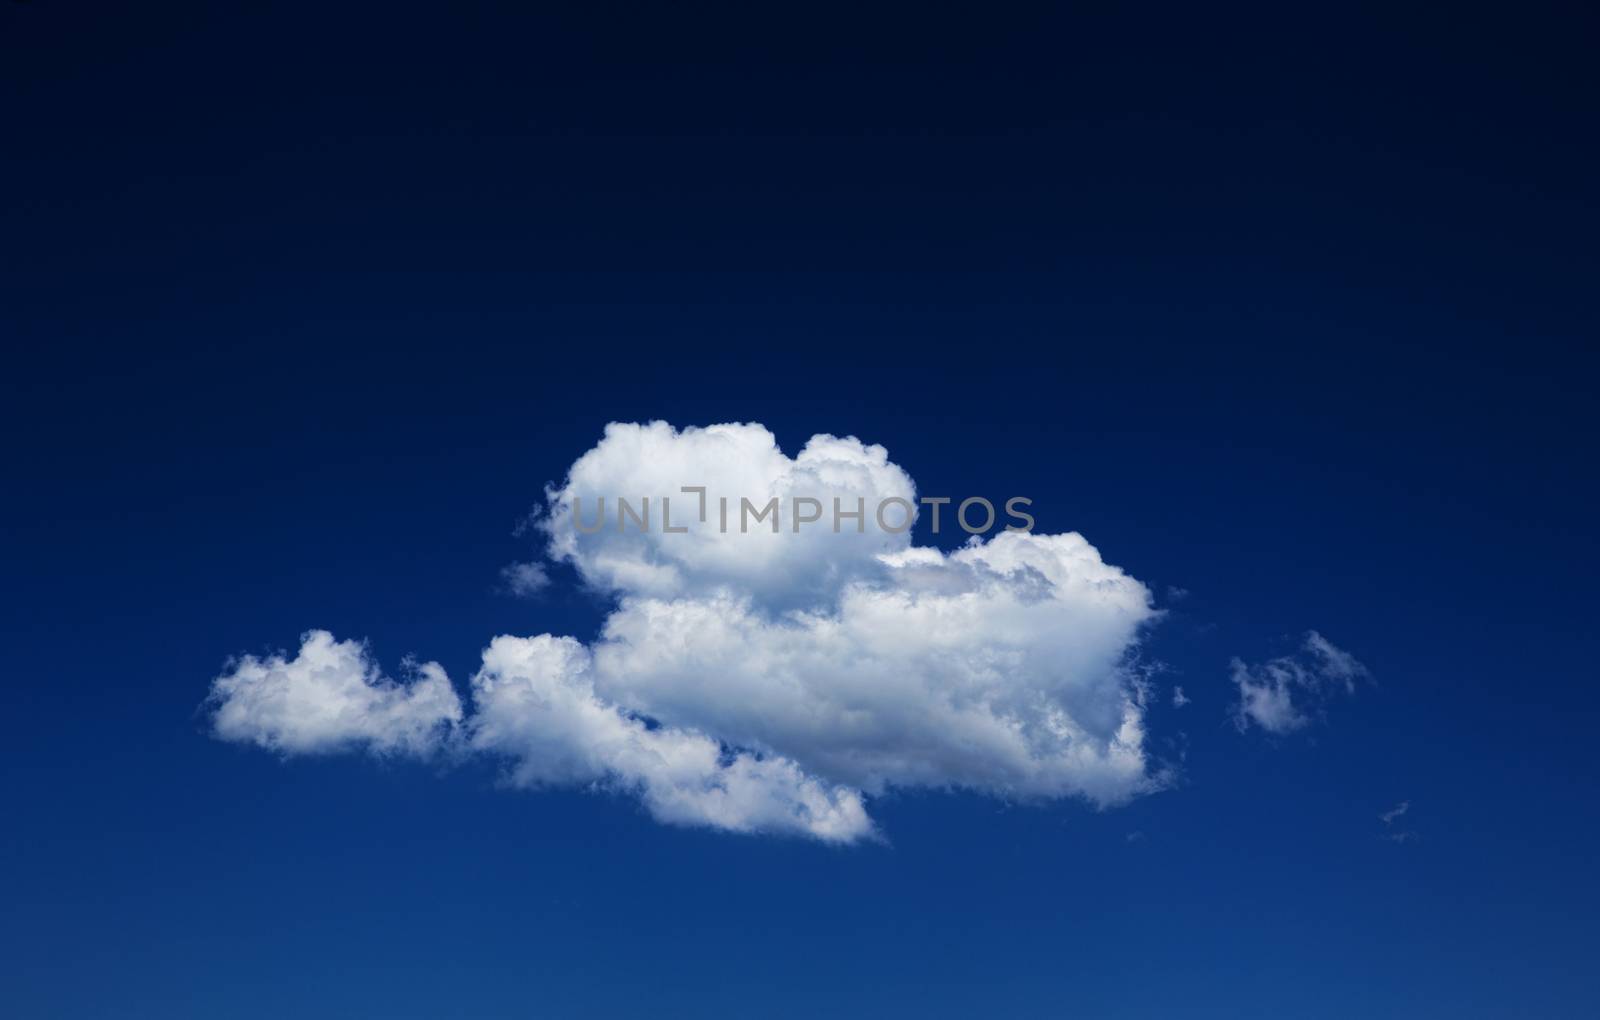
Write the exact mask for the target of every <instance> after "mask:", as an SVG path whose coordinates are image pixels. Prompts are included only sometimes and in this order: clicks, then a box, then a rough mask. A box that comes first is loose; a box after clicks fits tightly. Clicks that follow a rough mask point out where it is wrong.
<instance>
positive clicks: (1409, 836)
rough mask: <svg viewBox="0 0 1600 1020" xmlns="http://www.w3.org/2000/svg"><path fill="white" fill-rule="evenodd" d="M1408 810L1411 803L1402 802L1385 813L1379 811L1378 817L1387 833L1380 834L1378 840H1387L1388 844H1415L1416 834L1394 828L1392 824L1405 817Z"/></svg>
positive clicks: (1407, 801)
mask: <svg viewBox="0 0 1600 1020" xmlns="http://www.w3.org/2000/svg"><path fill="white" fill-rule="evenodd" d="M1410 810H1411V802H1410V801H1409V800H1403V801H1401V802H1400V803H1398V804H1396V805H1395V806H1394V807H1392V808H1390V809H1389V810H1387V811H1380V812H1379V813H1378V817H1379V818H1380V819H1382V820H1383V824H1384V827H1385V828H1387V829H1388V830H1389V831H1388V832H1385V833H1383V834H1381V835H1380V836H1379V837H1378V838H1379V839H1382V840H1387V841H1388V842H1390V843H1402V844H1404V843H1415V842H1416V841H1417V834H1416V833H1415V832H1414V831H1412V830H1411V829H1399V828H1396V827H1395V824H1394V823H1395V822H1398V821H1399V820H1400V819H1401V818H1403V817H1405V814H1406V812H1407V811H1410Z"/></svg>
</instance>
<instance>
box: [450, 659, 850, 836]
mask: <svg viewBox="0 0 1600 1020" xmlns="http://www.w3.org/2000/svg"><path fill="white" fill-rule="evenodd" d="M472 695H473V702H474V705H475V707H476V711H475V713H474V715H473V717H472V721H471V723H470V726H469V734H470V735H469V737H468V740H469V741H470V743H471V746H472V747H473V748H475V749H477V750H480V751H487V752H491V753H495V754H499V755H505V756H507V757H509V758H511V759H512V761H513V765H512V767H511V772H510V778H511V781H512V782H513V783H514V784H515V785H517V786H524V787H538V786H544V785H570V784H588V783H600V784H603V785H608V786H612V787H615V788H618V789H622V790H627V791H630V792H635V793H637V794H638V795H639V797H640V798H641V799H642V800H643V801H644V803H645V805H646V806H647V807H648V808H649V810H650V812H651V814H653V815H654V816H655V817H657V818H659V819H661V820H662V821H667V822H676V823H682V824H690V825H709V826H712V827H714V828H720V829H729V830H733V831H737V832H795V833H803V834H807V835H811V836H815V837H817V838H819V839H824V840H830V841H849V840H853V839H857V838H859V837H862V836H866V835H869V834H870V833H871V832H872V823H871V822H870V821H869V820H868V818H867V813H866V809H865V808H864V807H863V806H862V802H861V796H860V794H858V793H857V792H856V791H854V790H850V789H847V788H844V787H841V786H838V785H828V784H824V783H821V782H819V781H817V780H816V779H813V778H811V777H810V776H807V775H805V774H804V773H803V772H802V771H801V769H800V768H799V766H797V765H796V764H795V763H794V762H792V761H789V760H787V759H783V758H777V757H761V758H758V757H757V756H755V755H753V754H751V753H749V752H741V753H737V754H725V753H724V751H723V748H722V745H721V744H720V743H719V742H718V741H716V740H713V739H711V738H710V737H707V736H705V735H704V734H701V733H697V732H694V731H692V730H686V729H678V728H673V727H666V726H657V727H654V728H651V727H648V726H646V724H645V723H644V722H643V721H642V720H640V719H638V718H636V717H633V716H631V715H629V714H627V713H624V712H623V711H622V710H620V709H619V708H618V707H617V706H616V705H614V704H611V703H609V702H607V701H605V700H604V699H603V698H600V697H598V696H597V695H596V694H595V690H594V682H593V672H592V669H591V658H590V655H589V652H588V650H587V649H585V648H584V647H583V645H582V644H580V643H579V642H577V641H575V640H573V639H572V638H557V637H551V636H550V635H548V634H544V635H540V636H539V637H534V638H516V637H498V638H495V639H494V641H493V642H491V643H490V645H489V648H488V649H487V650H486V651H485V652H484V653H483V668H482V669H480V670H479V671H478V674H477V675H476V676H475V677H473V680H472Z"/></svg>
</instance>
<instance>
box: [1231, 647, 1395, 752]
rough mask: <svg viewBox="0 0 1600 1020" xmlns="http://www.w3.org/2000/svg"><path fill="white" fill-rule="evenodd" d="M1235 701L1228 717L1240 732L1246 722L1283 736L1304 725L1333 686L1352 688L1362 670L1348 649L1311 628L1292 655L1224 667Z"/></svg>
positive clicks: (1349, 691)
mask: <svg viewBox="0 0 1600 1020" xmlns="http://www.w3.org/2000/svg"><path fill="white" fill-rule="evenodd" d="M1229 669H1230V672H1231V678H1232V680H1233V683H1234V686H1236V687H1237V688H1238V689H1239V700H1238V701H1237V702H1236V703H1235V704H1234V708H1233V721H1234V725H1236V726H1237V727H1238V728H1239V730H1240V732H1243V731H1244V730H1247V729H1249V728H1250V726H1251V725H1255V726H1259V727H1261V728H1262V729H1264V730H1266V731H1267V732H1268V733H1273V734H1280V735H1281V734H1285V733H1292V732H1293V731H1295V730H1298V729H1302V728H1304V727H1305V726H1307V725H1308V724H1309V723H1310V722H1311V719H1312V716H1313V715H1314V714H1315V713H1316V712H1317V711H1319V710H1320V708H1321V706H1322V704H1323V703H1324V702H1325V701H1326V700H1327V698H1328V696H1329V694H1330V693H1332V691H1333V689H1334V688H1336V687H1337V688H1342V689H1343V690H1344V692H1345V693H1346V694H1353V693H1354V692H1355V689H1356V688H1355V682H1356V680H1357V679H1358V678H1360V677H1364V676H1366V675H1367V668H1366V667H1365V666H1363V665H1362V664H1361V663H1360V662H1357V661H1356V659H1355V657H1354V656H1353V655H1351V654H1350V653H1349V652H1346V651H1344V650H1343V649H1341V648H1338V647H1337V646H1335V645H1334V644H1333V643H1332V642H1330V641H1329V640H1328V639H1327V638H1325V637H1323V636H1322V635H1321V634H1319V633H1317V632H1316V631H1314V630H1312V631H1307V632H1306V635H1305V640H1304V643H1303V644H1302V645H1301V650H1300V652H1299V653H1298V654H1296V655H1283V656H1279V657H1278V658H1276V659H1269V660H1267V661H1266V662H1264V663H1261V664H1259V665H1256V666H1251V665H1248V664H1246V663H1245V662H1244V661H1243V660H1241V659H1234V660H1233V661H1232V663H1230V666H1229Z"/></svg>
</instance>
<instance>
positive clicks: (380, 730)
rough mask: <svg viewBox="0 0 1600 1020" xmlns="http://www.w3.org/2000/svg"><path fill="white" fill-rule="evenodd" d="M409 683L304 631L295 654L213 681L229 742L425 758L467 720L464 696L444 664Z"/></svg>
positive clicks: (235, 668) (217, 723) (326, 637)
mask: <svg viewBox="0 0 1600 1020" xmlns="http://www.w3.org/2000/svg"><path fill="white" fill-rule="evenodd" d="M415 672H416V677H415V679H414V680H413V681H412V682H411V683H409V684H404V685H403V684H398V683H396V682H394V681H393V680H390V679H388V678H386V677H385V676H384V675H383V674H382V672H381V671H380V670H379V669H378V667H377V666H376V665H375V664H374V663H373V662H372V661H371V660H370V659H369V658H368V657H367V651H366V648H365V647H364V646H363V645H361V644H360V643H358V642H355V641H335V640H334V637H333V635H332V634H329V633H328V632H327V631H325V630H314V631H311V632H310V633H308V634H306V635H305V638H304V640H303V642H302V643H301V646H300V651H299V653H298V654H296V655H295V657H294V658H293V659H287V658H285V657H284V656H283V655H281V654H280V655H271V656H268V657H267V658H264V659H258V658H256V657H255V656H253V655H246V656H244V657H242V658H240V659H238V660H236V661H235V662H233V663H231V668H230V669H229V670H228V671H227V672H226V673H224V674H223V675H222V676H219V677H217V678H216V680H214V681H213V682H212V685H211V704H212V706H213V714H212V719H211V721H212V727H213V730H214V732H215V733H216V735H217V736H219V737H221V738H222V739H224V740H232V741H236V742H239V743H248V744H255V745H257V746H260V747H265V748H267V749H269V750H272V751H280V752H282V753H284V754H319V753H325V752H329V751H341V750H346V749H348V748H352V747H365V748H368V749H370V750H372V751H374V752H376V753H378V754H390V753H406V754H413V755H425V754H428V753H431V752H432V751H433V750H435V749H436V748H437V747H438V746H439V743H440V740H441V739H442V738H443V737H444V736H445V734H446V733H447V732H449V730H450V728H451V727H452V726H453V725H454V724H456V723H459V722H460V721H461V701H460V699H459V698H457V697H456V692H455V689H454V688H452V687H451V686H450V680H449V678H448V677H446V676H445V672H444V670H443V669H441V668H440V667H439V665H438V663H433V662H429V663H424V664H423V665H421V666H418V667H416V668H415Z"/></svg>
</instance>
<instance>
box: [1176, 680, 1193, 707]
mask: <svg viewBox="0 0 1600 1020" xmlns="http://www.w3.org/2000/svg"><path fill="white" fill-rule="evenodd" d="M1189 701H1190V698H1189V697H1188V696H1187V695H1185V694H1184V693H1183V688H1182V687H1179V686H1176V685H1174V686H1173V688H1172V707H1173V708H1182V707H1183V706H1185V705H1187V704H1188V703H1189Z"/></svg>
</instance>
